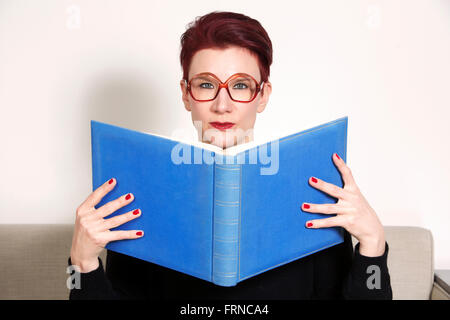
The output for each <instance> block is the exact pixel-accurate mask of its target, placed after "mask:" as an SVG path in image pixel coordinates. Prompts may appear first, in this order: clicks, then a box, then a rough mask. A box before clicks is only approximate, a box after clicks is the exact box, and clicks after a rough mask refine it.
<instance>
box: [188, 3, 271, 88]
mask: <svg viewBox="0 0 450 320" xmlns="http://www.w3.org/2000/svg"><path fill="white" fill-rule="evenodd" d="M231 46H237V47H241V48H245V49H248V50H249V51H250V52H251V53H253V54H255V55H256V57H257V59H258V64H259V71H260V74H261V81H267V80H268V79H269V75H270V65H271V64H272V42H271V41H270V38H269V35H268V34H267V32H266V30H265V29H264V28H263V27H262V25H261V24H260V23H259V22H258V21H257V20H255V19H252V18H250V17H248V16H245V15H243V14H240V13H235V12H219V11H214V12H211V13H208V14H206V15H204V16H201V17H197V18H196V19H195V20H194V21H192V22H191V23H190V24H189V25H188V28H187V30H186V31H185V32H184V33H183V34H182V36H181V52H180V62H181V67H182V68H183V79H185V80H188V75H189V67H190V64H191V61H192V57H193V56H194V54H195V53H196V52H197V51H199V50H202V49H212V48H218V49H225V48H228V47H231Z"/></svg>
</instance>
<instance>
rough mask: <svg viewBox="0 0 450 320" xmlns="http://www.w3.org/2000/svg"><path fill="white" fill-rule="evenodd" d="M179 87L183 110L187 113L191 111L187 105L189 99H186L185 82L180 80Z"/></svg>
mask: <svg viewBox="0 0 450 320" xmlns="http://www.w3.org/2000/svg"><path fill="white" fill-rule="evenodd" d="M180 87H181V99H183V103H184V108H185V109H186V110H187V111H191V105H190V104H189V98H188V95H189V93H188V91H187V84H186V80H184V79H182V80H180Z"/></svg>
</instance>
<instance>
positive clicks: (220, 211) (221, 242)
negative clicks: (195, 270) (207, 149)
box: [212, 156, 241, 287]
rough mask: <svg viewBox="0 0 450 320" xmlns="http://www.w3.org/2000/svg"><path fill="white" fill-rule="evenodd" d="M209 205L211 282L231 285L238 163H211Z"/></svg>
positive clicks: (236, 260)
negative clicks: (210, 212) (212, 169)
mask: <svg viewBox="0 0 450 320" xmlns="http://www.w3.org/2000/svg"><path fill="white" fill-rule="evenodd" d="M228 157H229V156H228ZM225 163H226V162H225ZM213 208H214V213H213V225H214V226H213V259H212V261H213V266H212V282H213V283H215V284H217V285H220V286H226V287H229V286H234V285H236V283H237V281H238V267H239V223H240V208H241V166H240V165H236V164H218V163H216V164H215V165H214V206H213Z"/></svg>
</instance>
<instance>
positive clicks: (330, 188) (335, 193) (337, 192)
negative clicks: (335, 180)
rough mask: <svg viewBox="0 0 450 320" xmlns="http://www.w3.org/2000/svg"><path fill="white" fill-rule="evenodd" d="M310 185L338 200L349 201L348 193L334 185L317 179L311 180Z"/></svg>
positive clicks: (312, 178)
mask: <svg viewBox="0 0 450 320" xmlns="http://www.w3.org/2000/svg"><path fill="white" fill-rule="evenodd" d="M309 184H310V185H311V186H313V187H314V188H316V189H319V190H321V191H323V192H325V193H327V194H329V195H330V196H332V197H334V198H336V199H342V200H348V199H349V195H348V192H347V191H346V190H344V189H342V188H340V187H338V186H336V185H334V184H332V183H328V182H325V181H323V180H321V179H318V178H316V177H311V178H309Z"/></svg>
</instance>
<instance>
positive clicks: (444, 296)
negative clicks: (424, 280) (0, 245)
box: [431, 281, 450, 300]
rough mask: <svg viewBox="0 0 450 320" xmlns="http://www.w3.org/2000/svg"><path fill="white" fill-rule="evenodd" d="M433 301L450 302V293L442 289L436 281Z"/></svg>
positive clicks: (432, 291)
mask: <svg viewBox="0 0 450 320" xmlns="http://www.w3.org/2000/svg"><path fill="white" fill-rule="evenodd" d="M431 300H450V292H448V291H447V290H445V289H444V288H442V287H441V286H440V285H439V283H437V282H436V281H435V282H434V283H433V289H432V290H431Z"/></svg>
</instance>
